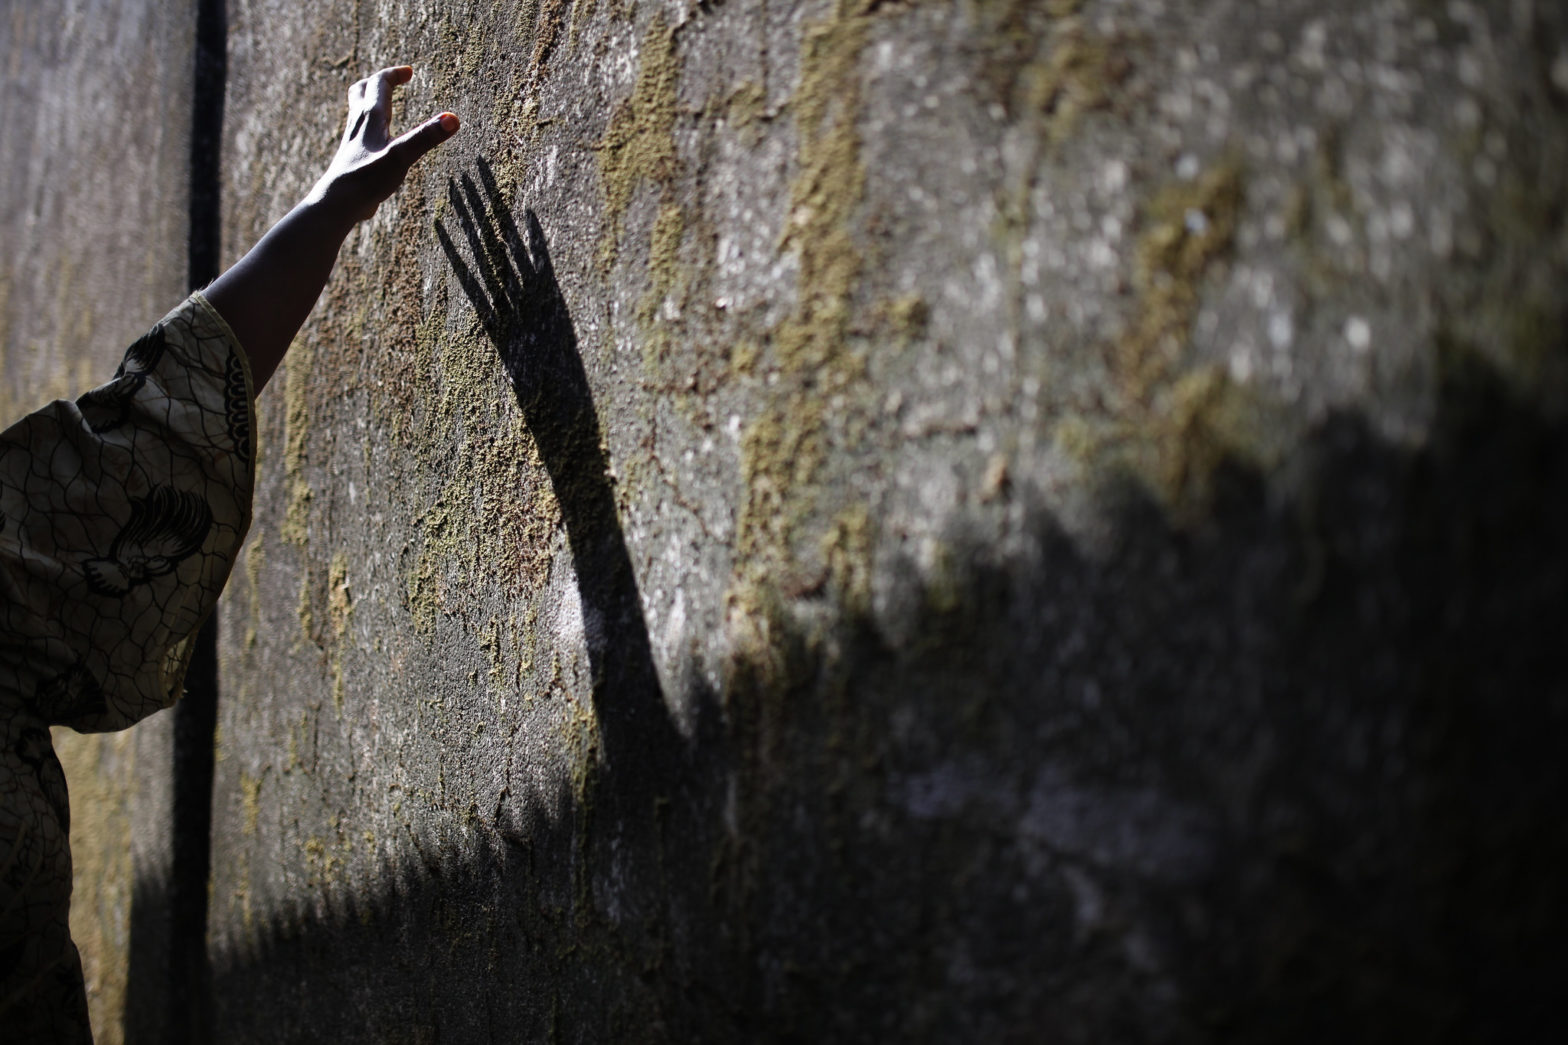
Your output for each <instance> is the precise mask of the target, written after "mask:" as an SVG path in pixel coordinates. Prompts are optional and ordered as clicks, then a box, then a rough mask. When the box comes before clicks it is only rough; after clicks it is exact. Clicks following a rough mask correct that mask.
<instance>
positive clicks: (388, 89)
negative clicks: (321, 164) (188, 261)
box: [207, 65, 458, 391]
mask: <svg viewBox="0 0 1568 1045" xmlns="http://www.w3.org/2000/svg"><path fill="white" fill-rule="evenodd" d="M413 74H414V70H413V69H412V68H411V67H409V66H406V65H399V66H394V67H392V68H390V69H383V70H381V71H380V72H379V73H376V74H375V75H374V76H371V77H369V78H368V79H365V80H361V81H359V82H358V83H356V84H355V85H354V86H353V87H350V88H349V93H348V99H349V112H348V121H347V127H346V130H345V131H344V134H343V141H342V142H341V143H340V144H339V146H338V151H337V154H336V155H335V156H334V157H333V158H332V163H331V165H330V166H328V168H327V172H326V173H325V174H323V175H322V176H321V178H320V180H319V181H317V182H316V186H315V188H313V189H311V190H310V195H308V196H306V197H305V200H304V202H302V203H300V205H299V206H297V207H295V208H294V209H293V210H291V211H289V212H288V214H286V215H285V216H284V218H283V220H282V221H280V222H278V223H277V224H276V225H274V226H273V227H272V229H271V230H270V231H269V232H268V233H267V234H266V235H265V236H263V237H262V238H261V241H260V242H259V243H257V244H256V245H255V246H254V247H252V248H251V249H250V251H249V252H248V253H247V254H246V255H245V256H244V257H243V258H241V259H240V260H239V261H238V262H237V263H235V265H234V267H233V268H231V269H229V270H228V271H227V272H225V273H224V274H223V275H221V276H219V277H218V278H217V279H216V280H215V281H213V284H212V286H210V287H208V288H207V300H208V301H209V302H210V303H211V304H212V307H213V308H215V309H217V311H218V314H219V315H220V316H222V317H223V318H224V319H225V320H227V321H228V324H229V328H230V329H231V330H233V331H234V336H235V337H236V338H237V339H238V340H239V343H240V346H241V347H242V348H244V350H245V354H246V355H247V356H249V357H250V369H251V377H252V379H253V380H254V381H255V385H256V390H257V391H260V390H261V387H262V386H263V385H265V384H266V383H267V379H268V378H270V377H271V376H272V374H273V372H274V371H275V370H277V368H278V363H279V362H280V361H281V360H282V359H283V354H284V353H285V352H287V351H288V348H289V343H290V342H291V341H293V340H294V335H295V334H297V333H299V328H300V327H301V326H303V325H304V323H305V318H306V317H307V316H309V315H310V310H311V308H312V307H313V306H314V305H315V304H316V299H317V298H318V297H320V296H321V290H322V288H323V287H325V286H326V285H327V279H328V277H330V276H331V275H332V265H333V263H334V262H336V261H337V257H338V250H339V249H340V248H341V247H342V246H343V241H344V240H345V239H346V238H347V237H348V232H349V229H351V228H353V227H354V223H355V222H357V221H363V220H364V219H366V218H368V217H370V216H371V215H372V214H374V213H375V212H376V208H377V207H378V206H380V205H381V202H382V201H383V200H385V199H386V198H387V197H388V196H390V195H392V193H393V192H394V191H395V190H396V189H397V187H398V186H399V185H400V184H402V182H403V178H404V176H405V175H407V174H408V169H409V167H410V166H412V165H413V163H414V162H415V161H416V160H418V159H419V157H421V156H423V155H424V154H425V153H427V152H429V151H430V150H431V149H433V148H435V147H436V146H437V145H439V144H441V143H442V142H444V141H446V140H447V139H448V138H450V137H451V136H452V135H453V134H455V133H456V132H457V128H458V119H457V117H456V116H454V115H452V114H451V113H442V114H441V115H439V116H436V117H434V118H432V119H430V120H426V121H425V122H424V123H423V124H421V125H420V126H418V127H416V128H414V129H413V130H411V131H409V132H408V133H407V134H404V135H402V136H401V137H399V138H396V139H393V138H391V137H390V133H389V129H388V128H389V122H388V121H389V120H390V119H391V113H392V90H393V88H395V87H397V86H398V85H400V84H405V83H407V82H408V81H409V78H410V77H411V76H413Z"/></svg>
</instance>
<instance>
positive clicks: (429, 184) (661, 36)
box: [211, 0, 1568, 1042]
mask: <svg viewBox="0 0 1568 1045" xmlns="http://www.w3.org/2000/svg"><path fill="white" fill-rule="evenodd" d="M230 25H231V37H230V63H231V64H230V95H229V103H228V110H227V111H228V116H227V123H226V134H227V137H226V141H225V171H226V186H225V198H226V213H225V242H226V245H227V246H226V249H227V250H228V251H229V256H230V258H231V259H232V257H234V256H236V255H237V253H238V251H239V250H240V249H241V248H242V247H243V246H244V245H245V244H246V243H248V242H250V241H252V240H253V239H254V238H255V237H256V236H258V235H259V234H260V233H261V232H262V231H263V230H264V229H265V228H266V226H267V225H268V224H269V223H270V222H271V221H273V220H275V219H276V218H277V217H279V216H280V215H281V214H282V213H284V212H285V210H286V209H287V208H288V206H290V205H291V204H292V203H293V202H294V200H296V199H297V198H298V197H299V195H300V194H301V193H302V192H303V191H304V189H305V188H306V187H307V186H308V185H309V184H310V182H311V180H312V179H313V178H314V177H315V176H316V174H317V173H318V171H319V170H320V169H321V167H322V166H323V165H324V164H325V162H326V160H327V158H328V157H329V155H330V153H331V150H332V148H333V145H334V141H335V138H336V135H337V133H338V128H339V120H340V118H341V112H342V100H341V99H342V96H343V92H344V90H345V89H346V88H347V87H348V85H349V83H350V82H351V81H352V80H353V79H355V78H356V77H358V76H360V75H363V74H365V73H367V72H369V71H370V70H372V69H374V68H376V67H378V66H382V65H387V64H391V63H393V62H398V61H405V60H406V61H411V62H413V63H415V64H416V68H417V70H418V71H417V73H416V76H415V79H414V82H413V84H412V85H411V86H410V87H409V88H407V89H406V90H405V91H404V92H403V94H402V98H401V101H400V103H399V114H400V119H401V120H402V121H403V125H405V126H406V125H407V124H409V123H411V122H413V121H415V120H417V119H421V118H423V117H424V116H426V115H428V114H430V113H432V112H435V111H438V110H439V109H441V108H451V109H453V110H455V111H457V112H458V113H460V114H461V115H462V116H463V117H464V120H465V127H464V130H463V132H462V136H461V137H460V138H459V139H458V140H456V141H455V142H453V143H452V144H451V145H450V146H449V147H447V148H446V150H445V151H444V152H443V153H441V154H440V155H438V156H435V157H432V158H431V159H430V160H429V161H428V162H427V163H425V164H424V165H423V166H422V167H421V168H420V169H419V170H418V171H417V172H416V173H415V174H414V175H413V177H412V178H411V180H410V182H409V184H408V185H407V186H406V187H405V188H404V190H403V191H402V192H401V194H400V195H399V196H398V197H396V199H395V200H394V201H393V202H391V203H390V204H388V205H387V206H386V207H384V208H383V210H382V212H381V213H380V214H379V215H378V216H377V217H376V219H375V220H374V221H373V222H371V223H370V224H368V225H366V226H364V227H362V228H361V229H360V230H359V231H357V232H356V233H355V234H354V235H353V236H352V237H351V239H350V241H349V243H348V244H347V246H346V248H345V250H344V253H343V256H342V260H341V264H340V268H339V271H338V273H337V275H336V277H335V279H334V282H333V284H332V285H331V287H330V288H329V290H328V291H327V293H326V296H325V299H324V302H323V304H322V306H321V307H320V308H319V309H318V311H317V313H316V315H315V316H314V318H313V319H312V321H311V323H310V324H309V325H308V327H307V329H306V330H305V332H304V333H302V335H301V337H300V339H299V341H298V343H297V344H296V346H295V348H294V350H293V352H292V353H291V356H290V358H289V360H288V363H287V368H286V371H285V372H283V373H280V374H279V376H278V377H277V378H276V379H275V381H274V383H273V385H272V387H270V388H269V389H268V390H267V392H266V393H265V395H264V396H263V416H264V421H263V425H262V429H263V448H262V455H263V463H262V479H261V484H260V496H259V501H258V506H257V512H256V528H255V532H254V534H253V536H252V539H251V542H250V544H249V547H248V550H247V551H246V553H245V557H244V561H243V565H242V569H240V570H239V571H238V572H237V576H236V578H235V581H234V582H233V583H232V584H231V586H230V590H229V593H228V596H227V598H226V603H225V607H224V610H223V617H222V628H223V631H222V634H223V636H224V638H223V649H222V665H223V702H222V709H221V713H220V714H221V740H220V748H219V756H218V757H219V761H218V766H217V785H216V794H215V798H214V801H215V810H216V814H215V823H216V833H215V838H214V858H213V867H214V870H213V874H214V888H213V894H212V904H213V908H212V912H211V918H212V921H211V945H212V949H213V961H214V972H215V979H214V984H215V992H216V1011H217V1021H218V1025H217V1032H218V1038H219V1040H224V1041H235V1042H240V1041H280V1040H298V1041H304V1040H334V1041H367V1042H368V1041H378V1042H379V1041H409V1042H414V1041H431V1042H433V1041H436V1040H442V1041H478V1040H492V1039H495V1038H499V1039H503V1040H518V1041H524V1040H526V1041H534V1040H568V1041H612V1040H621V1041H627V1040H644V1041H648V1040H671V1041H684V1040H700V1039H705V1040H797V1039H798V1040H898V1039H903V1038H911V1039H915V1040H963V1041H984V1040H1039V1039H1040V1038H1041V1037H1045V1038H1047V1039H1049V1040H1059V1041H1086V1042H1089V1041H1107V1040H1118V1041H1141V1040H1147V1041H1189V1040H1212V1039H1224V1040H1240V1041H1261V1040H1270V1041H1279V1040H1290V1041H1294V1040H1301V1041H1318V1040H1322V1039H1323V1038H1325V1037H1332V1038H1343V1037H1350V1038H1358V1039H1364V1040H1391V1041H1393V1040H1397V1041H1404V1040H1412V1039H1416V1040H1433V1039H1437V1040H1441V1039H1450V1038H1452V1039H1466V1040H1468V1039H1472V1038H1477V1037H1480V1038H1492V1037H1499V1038H1507V1037H1510V1036H1517V1035H1518V1034H1520V1033H1522V1032H1523V1030H1524V1029H1526V1028H1531V1027H1534V1026H1537V1025H1538V1023H1537V1021H1539V1020H1541V1019H1543V1018H1544V1017H1545V1016H1546V1015H1547V1011H1546V1010H1545V1009H1544V1005H1545V1004H1546V1002H1547V1001H1548V1000H1549V999H1550V998H1551V992H1552V991H1553V990H1554V989H1555V987H1556V985H1557V984H1558V983H1560V981H1561V977H1562V975H1563V973H1564V972H1565V971H1568V963H1565V960H1564V958H1565V955H1564V948H1563V944H1562V936H1563V934H1562V929H1563V927H1564V918H1563V914H1564V911H1563V904H1564V884H1563V877H1562V867H1563V859H1562V858H1563V856H1564V851H1565V848H1568V846H1565V841H1568V839H1565V835H1564V827H1563V820H1562V817H1561V815H1560V809H1561V804H1562V801H1563V799H1564V797H1565V786H1564V784H1565V781H1564V769H1563V762H1562V760H1561V758H1560V751H1561V744H1562V739H1563V725H1564V717H1565V714H1568V672H1565V664H1564V662H1563V657H1564V653H1563V651H1562V649H1561V648H1559V645H1560V644H1559V638H1560V635H1561V633H1562V623H1563V606H1564V597H1565V595H1568V559H1565V555H1564V547H1563V540H1562V534H1563V533H1564V532H1565V526H1568V498H1565V494H1564V489H1565V488H1564V483H1565V481H1568V442H1565V437H1564V430H1563V420H1564V406H1565V402H1568V400H1565V397H1564V391H1565V381H1568V378H1565V374H1568V356H1565V354H1564V352H1563V349H1564V334H1565V323H1564V320H1565V309H1564V298H1563V291H1562V287H1563V286H1564V277H1565V276H1568V238H1565V212H1564V205H1565V203H1568V186H1565V180H1568V155H1565V153H1568V136H1565V134H1564V131H1565V129H1568V49H1565V46H1564V40H1565V29H1568V24H1565V16H1564V12H1563V9H1562V7H1561V6H1560V5H1557V4H1554V3H1546V2H1540V3H1536V2H1531V0H1515V2H1511V3H1493V4H1468V3H1458V2H1455V3H1425V2H1418V0H1407V2H1381V3H1374V4H1367V3H1363V2H1360V0H1354V2H1352V0H1332V2H1325V0H1277V2H1274V3H1261V2H1257V0H1208V2H1199V0H1193V2H1188V3H1171V2H1158V0H1083V2H1078V0H1045V2H1034V0H955V2H937V0H931V2H917V0H881V2H878V0H799V2H788V0H728V2H718V0H712V2H702V3H698V2H685V0H668V2H662V3H654V2H649V3H641V4H632V3H629V2H624V0H575V2H573V0H539V2H531V0H497V2H485V3H479V2H473V3H463V2H451V3H401V2H390V0H377V2H362V3H354V4H349V3H346V2H345V3H326V4H316V5H308V6H305V5H296V4H291V3H283V2H269V0H252V2H247V3H241V4H233V5H231V10H230ZM1551 1015H1552V1018H1553V1019H1554V1020H1555V1019H1558V1017H1557V1016H1556V1015H1555V1012H1553V1013H1552V1014H1551Z"/></svg>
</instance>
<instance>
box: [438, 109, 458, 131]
mask: <svg viewBox="0 0 1568 1045" xmlns="http://www.w3.org/2000/svg"><path fill="white" fill-rule="evenodd" d="M461 126H463V121H462V120H459V119H458V118H457V116H456V114H454V113H449V112H444V113H442V114H441V129H442V130H443V131H446V133H448V134H456V133H457V129H458V128H459V127H461Z"/></svg>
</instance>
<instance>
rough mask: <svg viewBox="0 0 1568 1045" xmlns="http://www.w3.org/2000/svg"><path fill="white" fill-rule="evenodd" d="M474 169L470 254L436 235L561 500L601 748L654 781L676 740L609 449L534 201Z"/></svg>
mask: <svg viewBox="0 0 1568 1045" xmlns="http://www.w3.org/2000/svg"><path fill="white" fill-rule="evenodd" d="M477 173H478V178H479V182H478V183H476V182H475V181H474V179H473V178H471V177H469V176H468V175H467V174H464V175H462V177H461V178H459V179H458V180H456V181H454V182H452V183H451V184H450V185H449V187H448V199H449V201H450V203H451V205H452V213H453V214H454V215H455V219H456V223H457V225H458V226H459V228H460V230H461V235H462V236H463V238H464V240H466V242H467V245H468V249H469V252H470V254H471V255H472V257H473V262H472V265H470V263H469V262H468V261H467V260H466V259H465V258H464V256H463V251H462V250H461V249H460V248H459V246H458V244H457V243H456V242H455V241H454V240H453V238H452V235H451V234H450V233H449V232H448V231H447V229H446V228H444V227H442V225H440V224H437V226H436V236H437V238H438V239H439V240H440V242H441V247H442V249H443V250H445V251H446V255H447V258H448V259H449V260H450V261H451V263H452V268H453V270H454V271H455V272H456V274H457V278H458V281H459V282H460V283H462V285H463V290H464V291H465V292H466V293H467V295H468V297H469V300H471V301H472V302H473V304H474V308H475V309H476V310H477V311H478V313H479V320H480V323H481V324H482V325H483V326H484V329H485V333H486V334H487V335H489V337H490V340H491V341H492V342H494V344H495V347H496V351H497V353H498V354H499V355H500V358H501V363H502V366H504V367H505V369H506V373H507V376H508V377H509V378H510V379H511V383H512V390H513V392H514V394H515V395H516V397H517V403H518V405H519V407H520V408H521V409H522V411H523V420H524V421H525V422H526V423H527V425H528V428H529V431H530V432H531V434H532V435H533V437H534V440H535V442H536V443H537V445H538V447H539V456H540V459H541V460H542V461H543V462H544V466H545V470H546V471H547V472H548V473H549V475H550V481H551V484H552V486H553V487H554V489H555V495H556V500H557V501H558V502H559V503H560V506H561V516H562V521H563V523H564V524H565V526H566V532H567V538H568V540H569V541H570V543H571V548H572V561H573V565H574V567H575V569H576V571H577V587H578V594H579V597H580V598H581V600H582V609H583V624H584V631H585V637H586V641H587V647H588V658H589V665H590V669H591V671H592V673H593V691H594V702H595V705H596V708H597V710H598V712H599V719H600V730H601V736H602V738H603V740H604V749H605V750H604V754H605V756H606V759H607V761H608V762H609V763H610V764H611V765H612V766H617V765H618V766H619V767H620V768H621V769H622V770H623V771H624V770H626V769H629V768H630V767H632V766H633V765H637V766H639V767H640V770H641V773H640V774H639V775H642V776H644V778H645V781H646V782H648V783H654V782H655V781H654V780H647V777H649V776H653V777H655V778H656V777H657V776H659V775H661V773H662V771H661V770H658V769H655V766H656V765H657V763H658V762H659V760H660V757H661V756H667V755H668V753H669V752H670V751H672V750H673V749H674V748H675V747H677V746H678V745H677V743H676V737H675V734H674V733H673V731H672V729H671V726H670V723H669V720H668V715H667V712H666V710H665V706H664V698H663V694H662V691H661V689H660V686H659V679H658V673H657V671H656V670H655V668H654V663H653V655H652V649H651V646H650V643H649V639H648V626H647V623H646V622H645V620H644V619H643V615H642V599H641V596H640V595H639V593H638V590H637V579H636V575H635V573H634V572H633V570H632V562H631V556H630V555H629V553H628V552H627V548H626V539H625V536H624V534H623V533H622V531H621V525H620V521H619V519H618V517H617V514H616V505H615V494H614V488H613V486H612V483H611V480H610V475H609V458H608V455H607V453H606V450H605V447H604V442H603V440H602V438H601V434H600V428H599V419H598V415H597V413H596V412H595V410H594V405H593V397H592V393H591V392H590V389H589V386H588V377H587V374H586V372H585V371H584V369H583V363H582V357H581V355H580V354H579V352H578V349H577V334H576V332H575V331H574V330H573V328H572V321H571V316H570V314H569V312H568V310H567V307H566V299H565V298H564V297H563V296H562V294H561V288H560V284H559V283H557V282H556V278H555V270H554V268H553V267H552V265H551V263H550V250H549V245H548V243H547V242H546V241H545V235H544V229H543V228H542V227H541V226H540V224H539V219H538V218H537V217H536V216H535V214H534V212H533V211H532V210H525V211H524V212H523V221H524V224H525V226H526V229H527V231H526V235H525V233H524V232H523V231H522V230H520V229H519V228H518V227H517V224H516V222H515V221H513V219H512V215H511V212H510V211H509V210H508V209H507V207H506V204H505V201H504V198H503V197H502V195H501V191H500V188H499V187H498V186H497V185H496V181H495V175H494V173H493V172H492V171H491V169H490V166H489V164H487V163H486V162H485V161H484V160H483V159H480V160H479V161H478V170H477ZM476 273H477V274H476Z"/></svg>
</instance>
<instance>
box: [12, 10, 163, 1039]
mask: <svg viewBox="0 0 1568 1045" xmlns="http://www.w3.org/2000/svg"><path fill="white" fill-rule="evenodd" d="M191 30H192V18H191V11H190V10H189V8H188V5H179V4H176V5H171V4H158V3H130V2H118V0H67V2H60V3H51V4H36V3H28V2H7V3H3V4H0V62H3V69H0V76H3V86H0V171H3V175H0V178H3V180H0V243H3V244H4V250H3V252H0V424H5V425H9V424H10V423H11V421H13V420H15V419H16V418H17V417H19V416H20V415H22V414H23V413H25V412H27V411H28V410H31V409H34V408H36V407H38V406H41V405H42V404H43V403H45V402H47V401H48V400H50V399H53V398H56V397H61V396H75V395H77V394H79V393H81V392H83V391H85V390H86V389H88V388H90V387H92V386H94V385H97V384H100V383H102V382H103V381H106V380H107V379H108V378H109V377H110V376H111V375H112V374H113V373H114V368H115V366H116V365H117V364H118V363H119V361H120V356H121V354H122V353H123V352H124V351H125V347H126V346H127V345H129V344H130V343H131V342H132V341H134V340H135V339H136V338H137V337H138V336H140V335H141V334H142V332H143V331H145V330H146V329H147V327H149V326H151V325H152V324H153V323H154V322H156V321H157V319H158V318H159V317H160V316H162V315H163V314H164V312H166V311H167V310H168V309H169V308H170V307H171V306H172V305H173V304H174V303H176V302H177V301H179V299H180V298H181V297H182V296H183V295H184V292H185V286H186V284H185V278H186V213H187V182H188V178H187V151H188V147H189V146H188V143H189V138H188V133H189V115H188V114H189V112H190V108H191V97H190V83H191V77H190V67H191ZM171 727H172V723H171V721H170V720H169V717H168V716H160V717H158V718H156V719H154V720H152V721H150V722H148V723H147V724H145V725H143V726H142V727H140V728H139V729H138V730H136V731H134V732H130V733H125V734H119V735H111V736H80V735H78V734H75V733H72V732H70V731H68V730H59V731H56V735H55V745H56V749H57V751H58V753H59V755H60V759H61V762H62V763H63V764H64V766H65V770H66V776H67V780H68V783H69V786H70V791H71V814H72V822H71V850H72V854H73V857H74V861H75V878H76V881H75V893H74V896H73V904H72V910H71V931H72V934H73V935H74V936H75V938H76V941H77V944H78V946H79V947H80V949H81V951H82V961H83V967H84V972H85V974H86V978H87V988H88V1005H89V1011H90V1013H91V1017H92V1023H93V1028H94V1033H95V1035H96V1037H97V1040H98V1041H99V1042H101V1043H114V1042H118V1041H120V1040H122V1038H123V1023H122V1012H123V1010H124V1007H125V1004H126V993H127V983H128V981H129V980H130V978H131V975H132V974H131V972H130V969H131V966H132V965H134V964H137V963H138V962H139V963H140V964H141V965H142V967H143V969H144V970H145V969H146V968H147V966H148V965H149V964H154V965H155V964H157V962H158V961H159V958H160V956H161V954H162V952H163V948H164V947H166V941H165V939H163V937H164V936H166V931H165V930H164V929H163V928H162V927H161V926H160V925H159V924H158V922H159V918H158V911H159V907H158V901H159V898H160V896H161V893H162V888H163V883H164V881H165V880H166V877H167V871H168V861H169V855H170V853H169V845H168V838H169V829H168V826H169V812H170V803H171V796H170V793H169V786H170V776H169V770H168V766H169V761H170V756H171V752H172V728H171ZM133 894H134V895H136V896H137V897H144V898H145V902H141V903H139V904H135V905H133V902H132V898H133ZM133 906H136V907H137V908H138V912H137V913H138V918H137V920H135V921H134V922H133V917H132V908H133ZM149 919H150V920H151V923H152V924H149ZM143 993H144V995H145V993H146V992H145V991H144V992H143Z"/></svg>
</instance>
